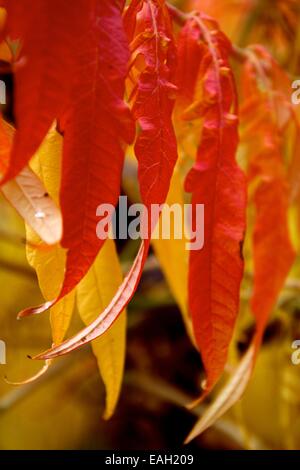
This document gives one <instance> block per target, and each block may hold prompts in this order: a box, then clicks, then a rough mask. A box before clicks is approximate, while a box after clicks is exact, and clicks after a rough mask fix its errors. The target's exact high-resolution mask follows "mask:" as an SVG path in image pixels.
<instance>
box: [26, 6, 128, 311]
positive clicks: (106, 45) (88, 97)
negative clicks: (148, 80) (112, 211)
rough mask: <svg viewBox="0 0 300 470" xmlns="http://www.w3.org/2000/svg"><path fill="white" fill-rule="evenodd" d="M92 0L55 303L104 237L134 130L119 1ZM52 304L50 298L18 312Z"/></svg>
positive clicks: (78, 80) (68, 164)
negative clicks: (101, 228)
mask: <svg viewBox="0 0 300 470" xmlns="http://www.w3.org/2000/svg"><path fill="white" fill-rule="evenodd" d="M93 5H94V6H93V9H92V10H91V19H90V21H91V23H90V24H89V30H88V31H87V32H86V34H85V36H84V37H83V38H82V40H81V42H80V47H79V49H78V51H77V52H78V56H77V58H76V59H77V62H76V73H75V83H74V87H73V91H72V104H71V105H70V107H69V109H68V110H67V112H66V114H65V115H64V117H63V120H62V121H61V123H60V129H61V131H62V132H63V134H64V148H63V167H62V183H61V191H60V203H61V210H62V214H63V224H64V233H63V238H62V246H63V247H64V248H66V249H67V260H66V273H65V278H64V282H63V286H62V288H61V291H60V294H59V296H58V297H57V298H56V299H54V300H53V301H52V305H54V304H55V303H56V302H58V301H59V300H60V299H62V298H63V297H64V296H65V295H67V294H68V293H69V292H71V291H72V289H73V288H74V287H76V285H77V284H78V283H79V282H80V280H81V279H82V278H83V276H84V275H85V274H86V273H87V271H88V269H89V267H90V266H91V264H92V263H93V261H94V259H95V257H96V256H97V253H98V252H99V250H100V249H101V247H102V245H103V243H104V240H103V239H99V238H98V237H97V233H96V227H97V223H98V222H99V216H97V212H96V210H97V207H98V206H99V205H101V204H111V205H113V206H114V205H115V204H116V203H117V200H118V196H119V193H120V180H121V172H122V166H123V159H124V148H123V147H124V145H125V141H127V142H130V140H132V138H133V131H134V128H133V123H132V120H131V116H130V113H129V110H128V108H127V107H126V106H125V104H124V102H123V100H122V98H123V94H124V81H125V76H126V71H127V61H128V57H129V51H128V48H127V43H126V40H125V34H124V32H123V27H122V21H121V13H120V6H119V3H118V2H116V3H112V2H110V1H109V0H105V1H103V0H101V1H100V0H97V1H96V2H95V4H93ZM112 24H113V25H114V30H113V31H112V30H111V25H112ZM70 188H74V191H70ZM48 308H49V304H48V303H46V304H45V305H41V306H39V307H36V308H30V309H26V310H24V311H23V312H21V313H20V315H19V316H20V317H23V316H27V315H30V314H34V313H41V312H43V311H45V310H47V309H48Z"/></svg>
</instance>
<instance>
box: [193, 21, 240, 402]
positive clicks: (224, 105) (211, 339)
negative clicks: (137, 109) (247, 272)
mask: <svg viewBox="0 0 300 470" xmlns="http://www.w3.org/2000/svg"><path fill="white" fill-rule="evenodd" d="M187 25H189V26H186V28H188V27H189V28H190V34H191V36H192V38H193V37H194V36H195V29H196V30H197V32H198V41H199V42H201V44H202V47H199V48H198V54H199V55H200V59H199V70H198V77H197V80H198V81H199V84H200V85H199V84H197V87H199V86H201V93H202V96H203V97H205V98H204V100H203V101H202V106H200V107H199V106H198V105H197V102H196V103H195V105H194V106H193V113H191V111H189V115H191V117H194V115H195V117H201V118H203V129H202V134H201V139H200V144H199V148H198V152H197V157H196V162H195V164H194V166H193V168H192V170H191V171H190V172H189V174H188V175H187V179H186V190H187V191H188V192H191V193H192V206H193V219H192V220H196V217H195V211H196V206H197V204H204V207H205V223H204V239H205V242H204V247H203V249H198V250H193V251H191V252H190V266H189V288H188V289H189V306H190V311H191V315H192V319H193V326H194V334H195V338H196V342H197V345H198V347H199V350H200V352H201V357H202V360H203V362H204V367H205V371H206V375H207V378H206V383H205V393H208V392H209V391H210V390H211V388H212V387H213V386H214V385H215V383H216V382H217V381H218V379H219V378H220V376H221V374H222V372H223V370H224V367H225V363H226V358H227V353H228V346H229V343H230V340H231V337H232V334H233V329H234V325H235V320H236V317H237V314H238V310H239V289H240V283H241V280H242V276H243V258H242V254H241V247H242V243H243V237H244V232H245V207H246V193H245V179H244V176H243V174H242V172H241V170H240V169H239V167H238V165H237V163H236V160H235V154H236V150H237V145H238V116H237V107H236V99H237V98H236V92H235V86H234V81H233V76H232V71H231V69H230V65H229V54H230V51H231V45H230V42H229V41H228V40H227V38H226V37H225V36H224V35H223V34H222V33H221V32H220V31H219V30H218V26H217V24H216V23H215V22H214V21H212V20H211V19H210V18H207V17H204V18H202V17H201V16H200V15H198V16H194V17H192V18H191V19H190V20H189V23H187ZM187 33H188V30H186V36H185V37H188V34H187ZM190 40H191V41H192V39H190ZM185 60H186V59H185ZM194 60H195V59H194V58H193V61H194ZM190 109H191V105H190ZM229 265H230V270H228V269H227V266H229Z"/></svg>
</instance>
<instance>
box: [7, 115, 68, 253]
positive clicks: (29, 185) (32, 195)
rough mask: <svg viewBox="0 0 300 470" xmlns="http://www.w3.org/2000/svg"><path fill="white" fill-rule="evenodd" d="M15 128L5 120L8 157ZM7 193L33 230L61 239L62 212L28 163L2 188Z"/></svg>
mask: <svg viewBox="0 0 300 470" xmlns="http://www.w3.org/2000/svg"><path fill="white" fill-rule="evenodd" d="M13 135H14V129H13V128H12V126H10V125H9V124H7V123H5V121H2V123H1V129H0V143H1V149H2V152H3V153H4V159H3V160H5V157H6V156H7V154H8V153H9V150H10V148H11V141H12V138H13ZM1 190H2V193H3V194H4V196H5V197H6V198H7V199H8V200H9V202H10V203H11V204H12V205H13V206H14V207H15V209H16V210H17V211H18V212H19V214H20V215H21V216H22V217H23V218H24V220H26V222H27V223H28V224H29V225H30V226H31V227H32V228H33V230H34V231H35V232H36V233H37V234H38V235H39V236H40V237H41V238H42V240H43V241H44V242H45V243H48V244H49V245H52V244H55V243H57V242H59V241H60V239H61V236H62V219H61V214H60V211H59V209H58V207H57V206H56V204H55V203H54V202H53V200H52V198H51V197H49V194H48V192H47V189H46V188H45V187H44V185H43V183H42V181H41V180H40V179H39V178H38V177H37V176H36V175H35V174H34V173H33V172H32V170H31V169H30V168H28V167H25V168H24V169H23V170H22V171H21V172H20V173H19V174H18V175H17V176H16V178H15V179H14V180H11V181H9V182H8V183H6V184H5V185H4V186H2V188H1Z"/></svg>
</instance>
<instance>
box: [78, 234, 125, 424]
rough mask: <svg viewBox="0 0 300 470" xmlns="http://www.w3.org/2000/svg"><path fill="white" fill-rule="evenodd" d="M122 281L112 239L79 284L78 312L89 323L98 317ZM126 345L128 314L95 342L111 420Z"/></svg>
mask: <svg viewBox="0 0 300 470" xmlns="http://www.w3.org/2000/svg"><path fill="white" fill-rule="evenodd" d="M121 282H122V272H121V268H120V264H119V261H118V256H117V253H116V249H115V246H114V241H113V240H110V239H108V240H106V242H105V243H104V245H103V248H102V250H101V252H100V253H99V254H98V256H97V258H96V260H95V261H94V263H93V265H92V266H91V268H90V269H89V271H88V273H87V275H86V276H85V277H84V278H83V279H82V281H81V282H80V283H79V285H78V287H77V290H76V292H77V305H78V310H79V314H80V316H81V318H82V320H83V321H84V323H85V324H86V325H89V324H90V323H92V322H93V320H95V318H97V316H98V313H99V310H102V309H104V308H105V306H106V305H107V304H108V303H109V302H110V300H111V299H112V297H113V296H114V293H115V292H116V290H117V288H118V286H119V285H120V284H121ZM125 346H126V313H125V311H124V312H123V313H122V314H121V315H120V316H119V318H118V319H117V320H116V322H115V323H114V324H113V325H112V327H111V328H110V329H109V330H107V331H106V333H105V334H104V335H103V336H102V337H101V338H98V339H96V340H95V341H93V342H92V348H93V352H94V354H95V356H96V358H97V362H98V366H99V370H100V374H101V376H102V378H103V381H104V384H105V387H106V409H105V414H104V417H105V419H108V418H110V417H111V415H112V414H113V412H114V409H115V406H116V403H117V400H118V397H119V393H120V389H121V384H122V378H123V369H124V361H125Z"/></svg>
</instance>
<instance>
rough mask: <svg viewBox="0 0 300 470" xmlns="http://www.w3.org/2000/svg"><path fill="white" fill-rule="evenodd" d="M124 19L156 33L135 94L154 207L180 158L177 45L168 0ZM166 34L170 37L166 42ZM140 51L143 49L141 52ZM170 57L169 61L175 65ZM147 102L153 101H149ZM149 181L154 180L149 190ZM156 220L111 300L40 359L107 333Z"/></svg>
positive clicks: (132, 284)
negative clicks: (175, 119)
mask: <svg viewBox="0 0 300 470" xmlns="http://www.w3.org/2000/svg"><path fill="white" fill-rule="evenodd" d="M158 7H160V8H158ZM139 12H140V17H139ZM136 16H138V17H139V18H138V19H139V20H140V24H139V23H138V22H137V23H136V24H135V18H136ZM125 24H127V31H129V30H130V28H128V24H131V25H132V24H135V27H136V28H137V29H136V30H135V28H134V30H133V31H132V33H133V34H135V35H136V36H137V37H138V38H139V40H140V31H144V30H145V28H147V27H148V29H149V30H150V36H151V37H152V36H153V38H154V39H153V41H152V40H151V41H150V43H151V45H150V46H149V47H148V46H147V47H146V50H145V51H143V53H144V54H145V55H147V58H146V57H145V63H146V64H147V65H146V66H145V67H146V69H145V70H143V71H142V72H141V74H140V75H138V77H137V85H136V87H134V88H136V92H135V94H133V95H132V96H133V97H134V98H132V99H134V104H133V115H134V117H135V118H136V119H138V122H139V123H140V125H141V132H140V134H139V136H138V139H137V142H136V145H135V148H136V152H137V153H139V152H140V153H139V157H138V161H139V183H140V192H141V195H142V200H143V202H144V204H145V205H146V207H147V209H150V207H151V204H154V203H156V204H162V203H163V202H164V200H165V198H166V195H167V193H168V190H169V185H170V178H171V175H172V171H173V168H174V165H175V163H176V157H177V153H176V141H175V135H174V131H172V122H171V116H172V107H173V105H174V99H173V98H171V97H170V89H171V90H172V91H173V90H174V86H173V85H172V86H171V85H170V84H169V80H168V79H171V72H172V68H170V69H169V67H171V66H172V65H173V64H174V58H173V54H172V53H171V52H172V50H171V52H170V56H169V54H168V50H169V48H168V47H166V46H167V45H168V44H169V43H170V44H171V45H170V46H169V47H170V48H171V47H172V38H171V37H169V36H168V34H169V32H170V31H169V28H170V22H169V16H168V11H167V9H166V8H165V4H164V2H162V1H161V0H160V1H159V2H158V1H154V0H145V1H142V0H141V1H136V2H133V3H132V4H131V6H130V7H129V9H128V10H127V11H126V17H125ZM140 28H141V29H140ZM161 32H163V33H164V34H162V33H161ZM166 37H167V39H168V41H166ZM134 42H135V39H133V40H132V41H131V50H132V52H133V50H135V48H133V46H132V43H134ZM146 42H147V41H146ZM152 42H153V44H152ZM154 46H155V47H154ZM141 51H142V50H141ZM141 51H140V53H142V52H141ZM148 55H149V57H148ZM168 60H170V64H169V62H168ZM153 64H154V65H153ZM147 67H150V68H151V72H153V67H155V70H154V71H155V73H156V75H155V77H156V79H155V81H154V82H153V81H152V80H150V83H149V84H148V85H146V84H145V88H144V86H141V85H139V80H141V83H142V84H143V83H144V80H146V78H145V75H147V73H146V71H147ZM139 86H141V89H139ZM148 86H149V88H148ZM153 87H154V89H153ZM151 90H152V91H151ZM152 95H154V96H155V99H156V101H155V105H156V106H159V108H155V110H156V113H157V112H159V113H161V115H160V116H161V117H160V118H155V119H154V120H153V118H152V113H153V111H154V108H153V106H154V105H153V104H152V98H153V96H152ZM148 104H150V106H148ZM158 135H159V136H160V137H159V138H158V137H157V136H158ZM151 145H153V146H155V147H154V148H155V149H156V152H158V157H159V158H157V155H155V157H154V158H156V159H157V161H156V162H155V164H154V165H153V163H152V160H150V161H149V154H148V149H149V146H151ZM137 149H138V150H137ZM142 149H144V152H145V153H144V154H143V153H142V152H143V150H142ZM151 155H152V153H151ZM153 155H154V154H153ZM153 155H152V156H153ZM166 162H168V163H166ZM146 165H150V168H151V175H152V177H151V180H149V179H148V178H147V177H146V173H147V172H144V168H145V166H146ZM153 167H154V168H155V173H153ZM140 168H142V170H140ZM151 181H154V184H153V183H151ZM149 184H151V191H150V192H149ZM153 222H154V221H153V220H150V222H149V226H148V238H147V239H146V240H145V241H143V242H142V244H141V247H140V249H139V252H138V254H137V256H136V259H135V261H134V263H133V265H132V268H131V270H130V271H129V273H128V274H127V276H126V278H125V279H124V281H123V283H122V285H121V286H120V288H119V289H118V291H117V293H116V295H115V297H114V298H113V299H112V301H111V303H110V305H109V306H108V307H107V308H106V309H105V310H104V311H103V312H102V313H101V314H100V315H99V316H98V318H97V319H96V320H95V321H94V322H93V323H92V324H91V325H89V326H88V327H87V328H85V329H84V330H82V331H81V332H80V333H78V334H77V335H75V336H74V337H73V338H71V339H70V340H67V341H65V342H64V343H63V344H62V345H61V346H58V347H56V348H53V350H52V351H47V352H46V353H45V354H41V355H39V356H37V357H36V358H37V359H41V358H42V357H44V356H47V357H48V356H49V357H50V356H51V357H56V356H57V355H61V354H66V353H67V352H70V351H71V350H73V349H76V348H77V347H79V346H82V345H84V344H86V343H87V342H89V341H91V340H92V339H95V338H97V337H98V336H100V335H102V334H103V333H104V332H105V331H106V330H107V329H108V328H109V327H110V326H111V325H112V323H113V322H114V321H115V320H116V318H117V317H118V316H119V315H120V313H121V312H122V310H124V308H125V307H126V306H127V304H128V302H129V301H130V300H131V298H132V296H133V294H134V292H135V290H136V288H137V285H138V283H139V280H140V277H141V273H142V269H143V266H144V264H145V261H146V257H147V254H148V250H149V246H150V237H149V235H151V226H152V225H154V224H153ZM35 311H40V310H35Z"/></svg>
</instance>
